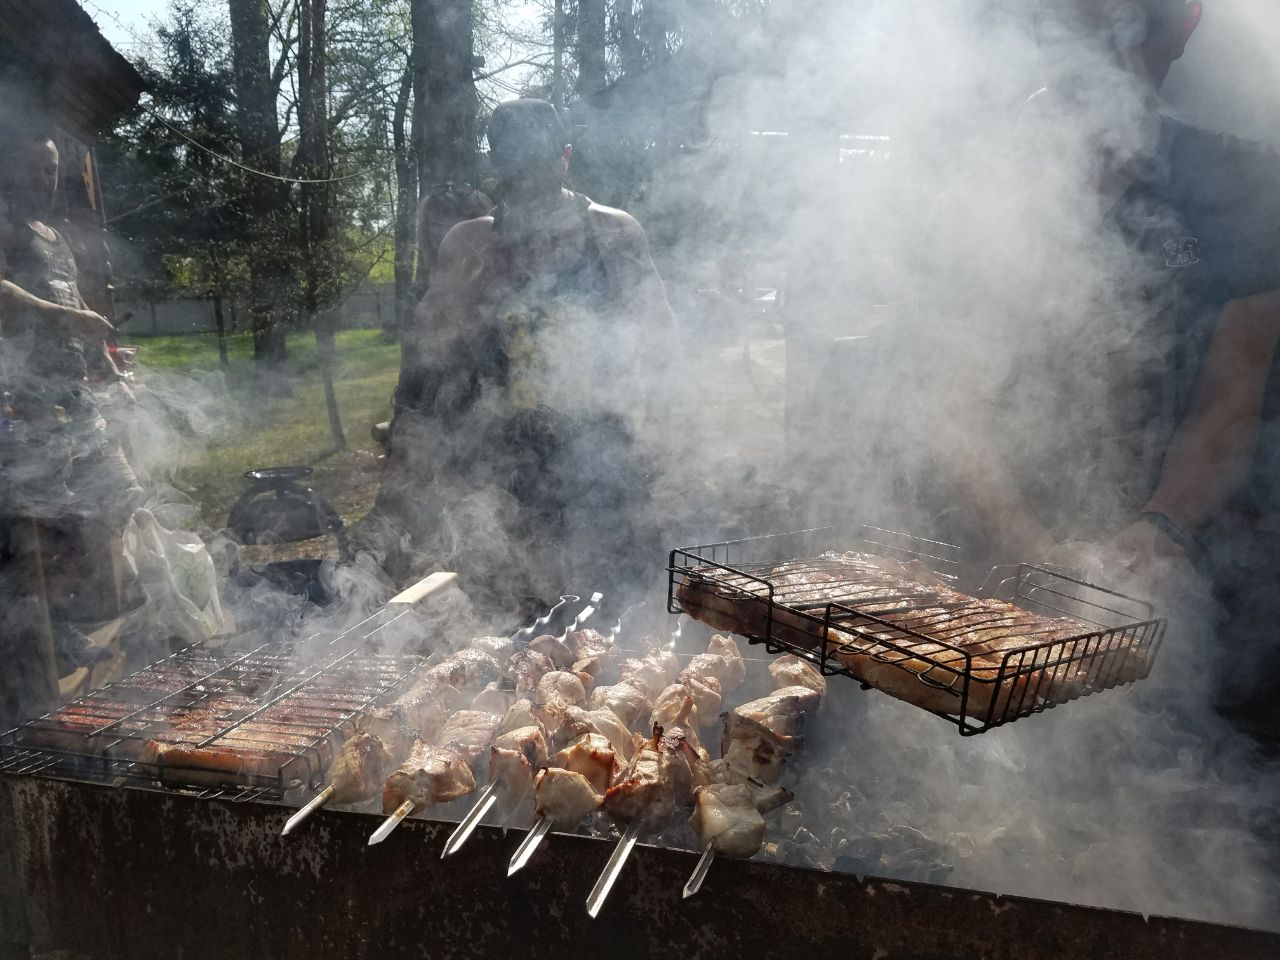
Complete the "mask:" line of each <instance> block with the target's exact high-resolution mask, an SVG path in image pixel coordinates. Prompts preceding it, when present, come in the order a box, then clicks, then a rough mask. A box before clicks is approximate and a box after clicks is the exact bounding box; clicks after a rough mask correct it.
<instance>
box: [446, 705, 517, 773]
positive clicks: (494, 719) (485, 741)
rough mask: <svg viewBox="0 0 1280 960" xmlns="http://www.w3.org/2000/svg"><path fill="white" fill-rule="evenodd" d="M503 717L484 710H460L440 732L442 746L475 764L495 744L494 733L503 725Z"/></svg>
mask: <svg viewBox="0 0 1280 960" xmlns="http://www.w3.org/2000/svg"><path fill="white" fill-rule="evenodd" d="M502 719H503V718H502V715H501V714H498V713H487V712H486V711H484V710H459V711H458V712H457V713H455V714H454V715H453V716H451V717H450V718H449V722H448V723H447V724H445V728H444V730H442V731H441V732H440V740H439V742H440V744H441V745H442V746H445V747H449V748H451V749H453V750H456V751H457V752H458V753H460V754H461V755H462V756H464V757H465V758H466V759H467V762H468V763H475V761H476V759H477V758H479V757H480V756H481V755H482V754H483V753H484V752H485V751H486V750H488V749H489V745H490V744H491V743H492V742H493V735H494V731H496V730H497V729H498V726H499V724H501V723H502Z"/></svg>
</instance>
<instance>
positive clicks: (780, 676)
mask: <svg viewBox="0 0 1280 960" xmlns="http://www.w3.org/2000/svg"><path fill="white" fill-rule="evenodd" d="M769 674H770V675H771V676H772V677H773V682H774V684H775V685H776V686H779V687H808V688H809V689H810V690H812V691H813V692H814V693H816V694H818V696H820V697H825V696H826V695H827V678H826V677H824V676H823V675H822V674H821V673H820V672H819V671H818V669H817V668H816V667H815V666H813V664H811V663H809V662H808V661H805V660H801V659H800V658H799V657H797V656H796V655H795V654H793V653H788V654H785V655H784V656H781V657H779V658H778V659H777V660H775V661H773V663H771V664H769Z"/></svg>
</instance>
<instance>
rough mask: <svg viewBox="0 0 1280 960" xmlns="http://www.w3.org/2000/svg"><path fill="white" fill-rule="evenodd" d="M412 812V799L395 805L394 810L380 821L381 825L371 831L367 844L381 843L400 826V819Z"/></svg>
mask: <svg viewBox="0 0 1280 960" xmlns="http://www.w3.org/2000/svg"><path fill="white" fill-rule="evenodd" d="M412 812H413V801H412V800H406V801H405V802H404V803H402V804H400V806H398V807H396V812H395V813H393V814H391V816H389V817H387V819H385V820H383V821H382V826H380V827H379V828H378V829H377V830H375V831H373V836H371V837H370V838H369V846H371V847H372V846H373V845H374V844H375V843H381V842H382V841H383V840H385V839H387V837H388V836H390V835H391V831H392V830H394V829H395V828H396V827H398V826H400V821H401V820H403V819H404V818H405V817H407V816H408V815H409V814H411V813H412Z"/></svg>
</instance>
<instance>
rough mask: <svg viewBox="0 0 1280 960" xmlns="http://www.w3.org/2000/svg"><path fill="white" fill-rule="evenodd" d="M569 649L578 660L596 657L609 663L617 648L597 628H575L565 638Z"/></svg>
mask: <svg viewBox="0 0 1280 960" xmlns="http://www.w3.org/2000/svg"><path fill="white" fill-rule="evenodd" d="M566 642H567V643H568V644H569V647H570V649H572V650H573V653H574V656H575V657H576V658H577V659H579V660H585V659H588V658H592V657H595V658H598V659H600V660H601V661H602V662H603V663H605V664H609V663H612V662H613V660H614V657H615V655H616V654H617V648H616V647H614V645H613V641H612V640H610V639H609V638H608V637H606V636H605V635H604V634H602V633H601V632H600V631H598V630H590V629H587V630H575V631H574V632H573V633H571V634H569V636H568V637H567V638H566Z"/></svg>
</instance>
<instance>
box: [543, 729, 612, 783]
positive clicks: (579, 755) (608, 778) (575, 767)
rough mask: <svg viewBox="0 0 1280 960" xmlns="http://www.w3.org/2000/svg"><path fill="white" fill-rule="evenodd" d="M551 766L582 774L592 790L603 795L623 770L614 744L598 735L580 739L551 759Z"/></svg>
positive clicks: (594, 734) (589, 735) (589, 734)
mask: <svg viewBox="0 0 1280 960" xmlns="http://www.w3.org/2000/svg"><path fill="white" fill-rule="evenodd" d="M551 766H553V767H559V768H560V769H562V770H568V771H570V772H571V773H577V774H581V775H582V776H583V777H585V778H586V780H587V783H589V784H590V785H591V789H592V790H593V791H595V792H596V793H598V794H601V795H603V794H604V792H605V791H606V790H608V789H609V785H610V784H611V783H613V780H614V777H616V776H617V774H618V772H619V770H620V769H621V765H620V764H619V763H618V757H617V754H615V753H614V750H613V744H611V743H610V742H609V741H608V740H607V739H606V738H605V737H602V736H600V734H598V733H588V734H586V735H585V736H582V737H579V738H578V739H577V740H575V741H574V742H573V743H571V744H570V745H569V746H567V747H565V748H564V749H563V750H561V751H560V752H559V753H557V754H556V755H555V756H554V757H552V758H551Z"/></svg>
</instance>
